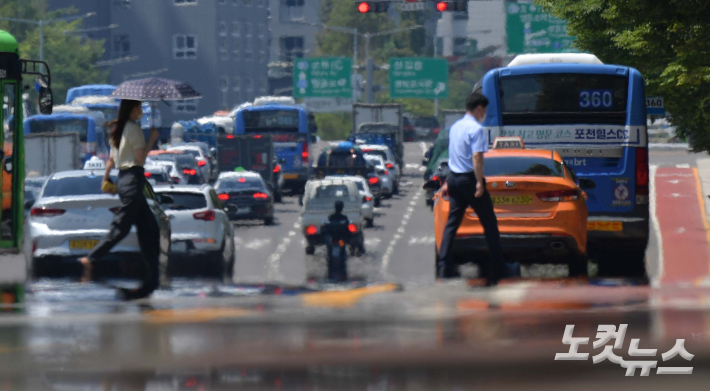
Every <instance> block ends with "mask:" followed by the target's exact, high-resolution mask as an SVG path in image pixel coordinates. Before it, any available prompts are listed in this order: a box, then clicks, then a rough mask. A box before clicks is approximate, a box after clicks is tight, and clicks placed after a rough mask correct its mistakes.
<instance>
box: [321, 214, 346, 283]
mask: <svg viewBox="0 0 710 391" xmlns="http://www.w3.org/2000/svg"><path fill="white" fill-rule="evenodd" d="M344 207H345V205H344V204H343V201H335V213H333V214H331V215H330V216H328V221H327V222H326V224H325V226H324V227H323V228H324V229H323V231H322V232H323V234H324V236H325V243H326V247H327V249H328V257H327V258H328V277H329V279H333V280H340V281H346V280H347V279H348V271H347V263H346V262H347V251H345V250H344V248H343V251H341V252H340V254H339V256H337V257H338V258H341V259H333V254H332V251H333V250H334V249H333V246H334V245H337V244H334V241H342V242H345V243H348V242H350V236H351V234H350V231H349V230H348V225H349V224H350V220H348V216H346V215H344V214H343V208H344Z"/></svg>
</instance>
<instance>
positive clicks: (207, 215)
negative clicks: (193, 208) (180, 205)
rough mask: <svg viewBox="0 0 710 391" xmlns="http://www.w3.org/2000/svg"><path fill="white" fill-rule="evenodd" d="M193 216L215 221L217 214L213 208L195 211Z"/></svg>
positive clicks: (197, 218) (196, 218)
mask: <svg viewBox="0 0 710 391" xmlns="http://www.w3.org/2000/svg"><path fill="white" fill-rule="evenodd" d="M192 218H194V219H195V220H204V221H214V218H215V214H214V211H213V210H206V211H204V212H197V213H193V214H192Z"/></svg>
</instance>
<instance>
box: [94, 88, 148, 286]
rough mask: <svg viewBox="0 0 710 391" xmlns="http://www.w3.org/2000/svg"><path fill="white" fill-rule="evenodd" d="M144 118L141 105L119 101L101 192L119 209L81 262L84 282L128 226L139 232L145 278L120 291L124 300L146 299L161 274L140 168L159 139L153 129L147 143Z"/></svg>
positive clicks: (142, 173) (125, 233)
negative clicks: (111, 197)
mask: <svg viewBox="0 0 710 391" xmlns="http://www.w3.org/2000/svg"><path fill="white" fill-rule="evenodd" d="M142 116H143V110H142V109H141V102H140V101H136V100H126V99H124V100H121V105H120V108H119V110H118V118H117V119H116V120H115V121H113V122H112V123H111V124H110V125H112V126H113V128H112V130H111V134H110V144H111V157H110V158H109V160H108V162H107V163H106V172H105V173H104V178H103V183H102V189H103V191H104V192H106V193H112V194H115V193H116V192H118V197H119V198H120V200H121V207H120V209H119V210H118V212H117V213H116V216H115V217H114V219H113V222H112V223H111V230H110V231H109V233H108V234H107V235H106V237H105V238H104V239H103V240H102V241H101V242H100V243H99V244H98V246H96V248H95V249H94V250H93V251H92V252H91V253H90V254H89V255H88V257H84V258H81V259H80V262H81V263H82V265H83V266H84V277H83V278H84V279H85V280H90V279H91V277H92V276H91V271H92V264H93V263H94V262H96V261H98V260H99V259H101V257H103V256H105V255H106V254H108V252H109V251H111V249H112V248H113V246H115V245H116V244H118V242H120V241H121V240H122V239H123V238H125V237H126V235H128V232H129V231H130V229H131V226H133V225H135V226H136V228H137V230H138V242H139V244H140V249H141V252H142V253H143V259H144V263H145V266H146V267H145V270H146V275H145V277H144V281H143V284H142V285H141V286H140V287H139V288H137V289H125V288H119V295H121V296H122V297H123V298H124V299H125V300H135V299H140V298H144V297H148V296H149V295H150V294H151V293H153V291H154V290H155V289H156V288H157V287H158V284H159V280H160V275H159V267H158V257H159V255H160V231H159V228H158V222H157V221H156V219H155V217H154V216H153V213H152V211H151V210H150V207H149V206H148V201H147V200H146V198H145V194H144V191H143V189H144V187H145V180H146V179H145V171H144V169H143V165H144V164H145V159H146V157H147V156H148V152H150V148H151V146H153V145H154V144H155V142H156V141H157V140H158V136H159V133H158V131H157V130H156V129H151V130H150V138H149V140H148V143H147V144H146V141H145V137H144V136H143V130H142V129H141V128H140V126H138V124H137V123H136V121H137V120H139V119H140V118H141V117H142ZM114 167H115V168H117V169H118V170H119V173H118V179H117V181H116V185H115V187H114V186H112V185H113V183H112V182H111V177H110V173H111V170H112V169H113V168H114Z"/></svg>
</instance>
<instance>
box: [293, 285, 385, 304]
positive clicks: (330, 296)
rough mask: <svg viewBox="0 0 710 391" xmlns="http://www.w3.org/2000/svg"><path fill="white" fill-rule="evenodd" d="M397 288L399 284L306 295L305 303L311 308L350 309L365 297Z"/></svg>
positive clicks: (304, 297)
mask: <svg viewBox="0 0 710 391" xmlns="http://www.w3.org/2000/svg"><path fill="white" fill-rule="evenodd" d="M397 288H398V285H397V284H382V285H376V286H368V287H364V288H355V289H350V290H347V291H328V292H314V293H306V294H304V295H303V303H304V304H305V305H306V306H309V307H349V306H352V305H353V304H355V303H357V302H358V301H359V300H360V299H361V298H363V297H364V296H367V295H373V294H376V293H384V292H392V291H394V290H397Z"/></svg>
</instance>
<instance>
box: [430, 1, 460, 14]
mask: <svg viewBox="0 0 710 391" xmlns="http://www.w3.org/2000/svg"><path fill="white" fill-rule="evenodd" d="M436 10H437V11H439V12H446V11H452V12H466V11H468V0H455V1H440V2H438V3H436Z"/></svg>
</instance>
